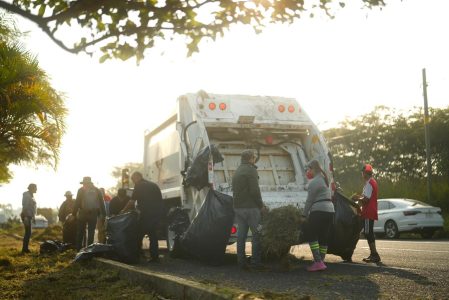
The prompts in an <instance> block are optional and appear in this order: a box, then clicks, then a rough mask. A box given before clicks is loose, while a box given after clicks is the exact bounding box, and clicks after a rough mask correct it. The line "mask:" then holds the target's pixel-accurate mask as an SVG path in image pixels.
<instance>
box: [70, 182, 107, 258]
mask: <svg viewBox="0 0 449 300" xmlns="http://www.w3.org/2000/svg"><path fill="white" fill-rule="evenodd" d="M80 184H82V185H83V186H82V187H81V188H80V189H78V192H77V194H76V199H75V205H74V207H73V216H75V218H76V219H77V226H78V228H77V239H76V249H77V250H78V251H79V250H80V249H81V245H82V242H83V236H84V234H85V232H86V225H87V245H91V244H93V242H94V234H95V227H96V225H97V219H98V218H100V219H101V218H104V217H105V216H106V211H105V208H104V203H103V195H102V194H101V192H100V190H99V189H98V188H96V187H95V185H94V184H93V182H92V179H91V178H90V177H88V176H86V177H84V178H83V181H81V182H80Z"/></svg>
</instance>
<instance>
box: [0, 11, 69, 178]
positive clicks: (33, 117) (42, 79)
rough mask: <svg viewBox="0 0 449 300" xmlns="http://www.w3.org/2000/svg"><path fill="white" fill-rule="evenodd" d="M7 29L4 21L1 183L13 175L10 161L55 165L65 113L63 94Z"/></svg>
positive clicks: (0, 40)
mask: <svg viewBox="0 0 449 300" xmlns="http://www.w3.org/2000/svg"><path fill="white" fill-rule="evenodd" d="M0 19H2V20H5V19H4V18H2V16H0ZM8 28H14V25H13V24H11V26H10V27H8V24H6V23H5V22H2V23H1V25H0V182H2V181H8V180H9V179H10V178H11V176H12V175H11V173H10V171H9V165H10V164H21V163H29V162H34V163H36V164H48V165H52V166H54V167H55V166H56V164H57V161H58V154H59V147H60V141H61V137H62V135H63V132H64V126H65V125H64V118H65V115H66V108H65V106H64V103H63V98H62V96H61V95H60V94H59V93H58V92H57V91H56V90H55V89H53V88H52V87H51V85H50V82H49V79H48V77H47V75H46V73H45V72H44V71H43V70H42V69H41V68H40V67H39V65H38V62H37V60H36V58H35V57H34V56H33V55H31V54H30V53H29V52H27V51H26V50H24V49H23V47H22V46H21V45H20V43H19V42H18V41H17V37H16V33H15V32H14V29H11V30H9V29H8Z"/></svg>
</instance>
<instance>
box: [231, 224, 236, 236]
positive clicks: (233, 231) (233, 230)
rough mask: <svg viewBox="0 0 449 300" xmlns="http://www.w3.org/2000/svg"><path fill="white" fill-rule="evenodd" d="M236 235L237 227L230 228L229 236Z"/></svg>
mask: <svg viewBox="0 0 449 300" xmlns="http://www.w3.org/2000/svg"><path fill="white" fill-rule="evenodd" d="M236 233H237V227H235V226H232V228H231V234H236Z"/></svg>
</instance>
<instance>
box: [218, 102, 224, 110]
mask: <svg viewBox="0 0 449 300" xmlns="http://www.w3.org/2000/svg"><path fill="white" fill-rule="evenodd" d="M218 107H219V108H220V109H221V110H225V109H226V103H220V105H218Z"/></svg>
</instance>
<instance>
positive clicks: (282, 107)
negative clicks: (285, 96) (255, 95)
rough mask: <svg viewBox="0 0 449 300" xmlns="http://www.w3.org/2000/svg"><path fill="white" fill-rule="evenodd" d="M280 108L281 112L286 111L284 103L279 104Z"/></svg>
mask: <svg viewBox="0 0 449 300" xmlns="http://www.w3.org/2000/svg"><path fill="white" fill-rule="evenodd" d="M278 110H279V112H281V113H282V112H284V111H285V106H284V105H282V104H281V105H279V106H278Z"/></svg>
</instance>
